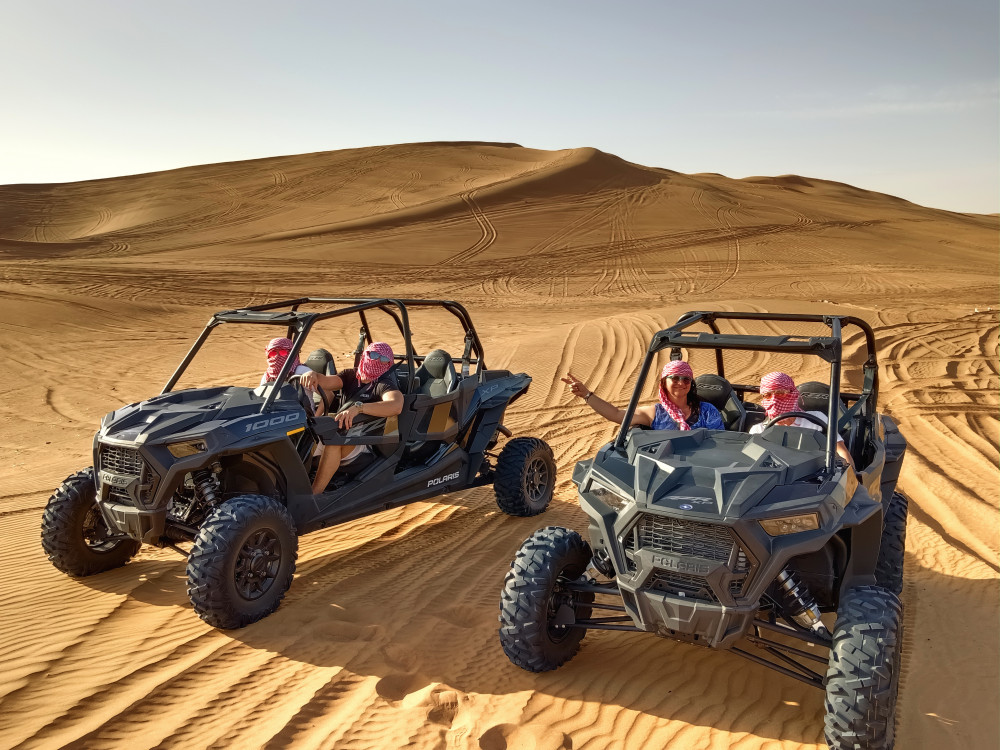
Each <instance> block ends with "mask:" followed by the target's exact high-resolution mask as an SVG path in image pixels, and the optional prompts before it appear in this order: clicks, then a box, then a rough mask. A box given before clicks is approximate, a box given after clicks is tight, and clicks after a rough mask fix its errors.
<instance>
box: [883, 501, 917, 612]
mask: <svg viewBox="0 0 1000 750" xmlns="http://www.w3.org/2000/svg"><path fill="white" fill-rule="evenodd" d="M908 504H909V503H908V501H907V499H906V497H905V496H904V495H901V494H899V493H898V492H893V493H892V497H891V498H890V500H889V506H888V508H887V509H886V512H885V524H884V525H883V527H882V543H881V546H880V547H879V551H878V563H876V565H875V580H876V581H877V582H878V585H879V586H881V587H882V588H884V589H888V590H889V591H891V592H892V593H894V594H895V595H896V596H899V595H900V594H901V593H902V592H903V559H904V557H905V552H906V516H907V511H908Z"/></svg>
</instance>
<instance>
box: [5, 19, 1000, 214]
mask: <svg viewBox="0 0 1000 750" xmlns="http://www.w3.org/2000/svg"><path fill="white" fill-rule="evenodd" d="M504 11H505V12H504V13H503V14H499V13H495V12H490V11H488V10H487V9H485V8H484V7H476V6H470V5H468V4H461V3H456V2H437V3H433V4H431V5H429V6H421V7H419V8H418V7H413V6H410V5H408V4H406V3H400V2H389V3H385V4H383V5H381V6H380V7H379V10H378V11H374V10H372V9H370V8H367V7H355V6H350V5H346V4H340V3H324V4H319V3H304V4H297V5H295V6H289V7H283V8H281V9H276V8H275V7H273V6H269V5H266V4H263V3H241V4H235V3H231V2H221V3H215V4H212V5H211V6H202V5H200V4H196V3H192V2H181V3H174V4H171V5H170V6H169V7H154V6H146V5H139V4H119V3H114V2H110V1H109V0H104V2H93V3H88V4H86V5H78V4H74V3H70V2H68V1H66V0H41V1H40V2H36V3H32V4H31V5H27V4H23V5H18V6H15V7H13V8H11V9H9V10H8V13H7V16H8V21H9V22H8V23H7V24H6V25H5V27H4V28H3V29H2V30H0V39H2V40H3V45H2V47H0V60H3V61H4V62H5V63H6V67H7V69H8V70H17V71H18V74H17V75H16V76H8V77H6V80H5V81H4V83H3V84H2V86H3V91H4V95H3V96H4V101H5V102H6V103H7V105H8V106H7V110H8V114H7V116H6V117H5V118H3V120H0V137H2V139H3V142H4V143H5V144H6V145H7V148H5V149H4V152H3V155H2V157H0V183H2V184H18V183H52V182H75V181H81V180H90V179H102V178H111V177H117V176H123V175H127V174H140V173H147V172H157V171H163V170H169V169H178V168H183V167H187V166H197V165H201V164H211V163H218V162H229V161H243V160H249V159H259V158H267V157H272V156H282V155H291V154H302V153H310V152H317V151H335V150H341V149H345V148H363V147H372V146H381V145H390V144H396V143H415V142H425V141H487V142H508V143H518V144H520V145H522V146H524V147H527V148H537V149H545V150H559V149H566V148H578V147H584V146H589V147H593V148H597V149H600V150H601V151H605V152H608V153H612V154H615V155H616V156H620V157H621V158H623V159H626V160H628V161H632V162H636V163H638V164H642V165H645V166H650V167H661V168H666V169H671V170H675V171H678V172H685V173H700V172H716V173H720V174H723V175H726V176H727V177H733V178H742V177H749V176H755V175H771V176H777V175H782V174H798V175H802V176H805V177H811V178H818V179H824V180H832V181H837V182H846V183H849V184H851V185H855V186H857V187H860V188H864V189H867V190H873V191H877V192H882V193H888V194H890V195H895V196H899V197H901V198H904V199H906V200H909V201H912V202H914V203H918V204H922V205H926V206H931V207H935V208H943V209H948V210H952V211H961V212H975V213H995V212H997V210H998V207H1000V206H998V204H1000V128H998V111H1000V104H998V102H1000V93H998V92H1000V75H998V60H1000V54H998V41H997V34H996V31H997V27H998V24H1000V12H998V7H997V5H996V4H995V3H986V2H984V1H983V0H973V1H972V2H966V3H962V4H959V5H950V4H945V3H943V2H916V3H912V2H910V3H904V2H901V0H891V1H890V2H882V3H879V4H878V5H876V6H870V5H867V4H862V3H860V2H848V3H845V4H841V5H838V6H836V7H827V6H800V5H798V4H796V3H792V2H789V1H786V0H782V1H781V2H768V3H764V4H760V5H754V6H748V5H745V4H741V3H736V2H724V3H722V4H717V5H714V6H712V7H711V8H709V7H673V6H661V5H655V4H647V3H637V4H633V5H628V6H624V7H616V8H610V7H607V6H604V5H601V4H597V3H589V2H583V3H572V4H570V3H560V2H557V3H552V4H547V5H545V6H534V5H529V4H527V3H519V2H515V3H512V4H509V5H507V6H505V8H504ZM15 145H16V147H17V148H16V150H15V148H14V146H15Z"/></svg>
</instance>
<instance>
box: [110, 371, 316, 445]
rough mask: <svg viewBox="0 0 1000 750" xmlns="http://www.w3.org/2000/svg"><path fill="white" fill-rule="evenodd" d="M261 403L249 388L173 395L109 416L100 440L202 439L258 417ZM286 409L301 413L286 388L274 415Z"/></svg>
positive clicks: (210, 389)
mask: <svg viewBox="0 0 1000 750" xmlns="http://www.w3.org/2000/svg"><path fill="white" fill-rule="evenodd" d="M257 390H259V389H257ZM286 402H287V403H286ZM263 403H264V396H263V395H258V394H257V392H256V390H255V389H251V388H240V387H235V386H228V387H222V388H193V389H189V390H183V391H174V392H172V393H165V394H163V395H160V396H154V397H153V398H151V399H147V400H146V401H141V402H139V403H137V404H129V405H128V406H124V407H122V408H121V409H116V410H115V411H113V412H110V413H108V414H107V415H105V417H104V419H103V420H101V430H100V437H101V439H102V440H110V441H120V442H123V443H136V444H156V443H161V442H174V441H177V440H182V439H185V438H188V437H197V436H201V435H204V434H205V433H206V432H210V431H211V430H213V429H216V428H217V427H223V426H225V427H228V428H232V426H233V425H232V422H234V421H235V420H240V419H242V418H245V417H253V416H255V415H259V414H260V408H261V405H262V404H263ZM283 407H284V408H283ZM286 408H295V409H297V410H301V406H300V405H299V403H298V400H297V395H296V392H295V389H294V388H293V387H292V386H288V385H286V386H284V387H283V388H282V389H281V392H280V394H279V397H278V399H276V400H275V405H274V411H275V412H276V413H280V412H282V411H285V410H286Z"/></svg>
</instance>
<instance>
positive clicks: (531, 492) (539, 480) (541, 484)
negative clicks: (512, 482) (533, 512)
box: [524, 456, 551, 503]
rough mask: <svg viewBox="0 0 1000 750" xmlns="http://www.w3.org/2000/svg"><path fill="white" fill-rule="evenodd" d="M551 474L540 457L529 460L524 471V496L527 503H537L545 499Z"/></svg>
mask: <svg viewBox="0 0 1000 750" xmlns="http://www.w3.org/2000/svg"><path fill="white" fill-rule="evenodd" d="M550 477H551V472H550V471H549V465H548V464H547V463H546V462H545V459H543V458H542V457H541V456H536V457H535V458H533V459H531V460H530V461H529V462H528V464H527V466H526V467H525V471H524V495H525V497H526V498H527V499H528V502H531V503H537V502H539V501H541V500H543V499H545V495H546V494H547V493H548V491H549V480H550Z"/></svg>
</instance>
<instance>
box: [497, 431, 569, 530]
mask: <svg viewBox="0 0 1000 750" xmlns="http://www.w3.org/2000/svg"><path fill="white" fill-rule="evenodd" d="M555 486H556V460H555V458H554V457H553V456H552V449H551V448H549V446H548V444H547V443H546V442H545V441H544V440H539V439H538V438H528V437H519V438H514V439H513V440H511V441H509V442H508V443H507V444H506V445H505V446H504V447H503V450H501V451H500V456H499V457H498V458H497V468H496V475H495V478H494V480H493V490H494V492H495V493H496V496H497V505H499V506H500V510H502V511H503V512H504V513H506V514H507V515H509V516H535V515H538V514H539V513H541V512H542V511H543V510H545V508H546V507H548V504H549V501H550V500H552V491H553V490H554V489H555Z"/></svg>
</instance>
